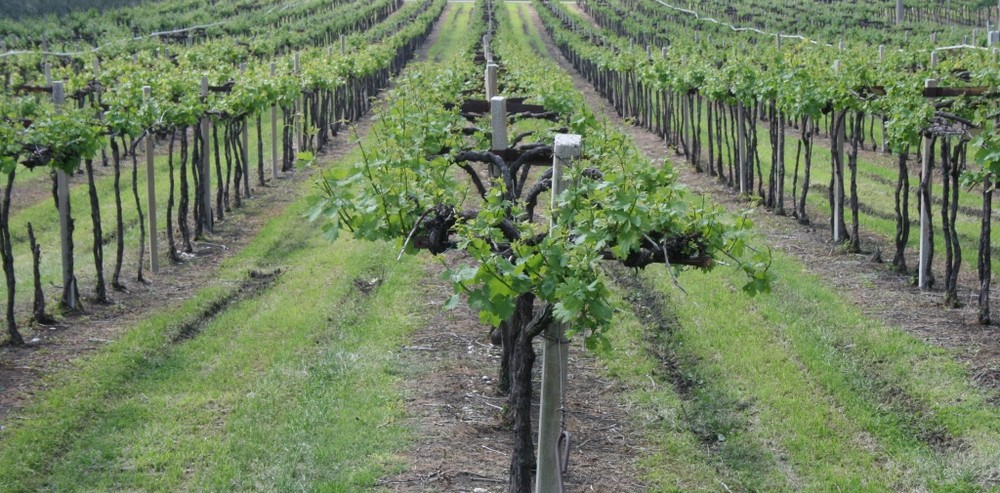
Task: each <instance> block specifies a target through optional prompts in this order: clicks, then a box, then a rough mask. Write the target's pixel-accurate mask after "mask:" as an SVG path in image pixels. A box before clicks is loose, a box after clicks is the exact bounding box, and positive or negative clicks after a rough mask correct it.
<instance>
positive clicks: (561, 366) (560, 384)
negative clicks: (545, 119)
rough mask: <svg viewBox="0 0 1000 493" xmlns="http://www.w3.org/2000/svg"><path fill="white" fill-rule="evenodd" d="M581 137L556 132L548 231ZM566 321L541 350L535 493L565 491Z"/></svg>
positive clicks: (550, 332) (549, 334)
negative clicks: (562, 442) (561, 444)
mask: <svg viewBox="0 0 1000 493" xmlns="http://www.w3.org/2000/svg"><path fill="white" fill-rule="evenodd" d="M580 141H581V139H580V136H579V135H574V134H556V136H555V145H554V146H553V150H552V213H551V214H550V219H549V230H550V231H551V230H552V229H554V228H555V218H556V210H557V209H558V206H559V194H561V193H562V192H563V191H564V190H565V189H566V186H567V180H566V178H565V176H564V173H563V167H564V166H567V165H569V164H570V162H571V160H573V159H575V158H578V157H580ZM566 329H567V327H566V324H564V323H558V322H553V323H552V324H550V325H549V327H548V329H547V330H546V335H547V337H545V339H544V340H545V344H544V348H543V349H542V394H541V406H540V410H539V412H538V459H537V466H538V472H537V474H536V475H535V493H552V492H556V491H562V464H561V462H562V461H561V460H560V459H562V460H565V459H566V458H565V457H561V454H562V453H563V452H562V451H561V450H560V449H559V437H560V435H561V434H562V430H563V420H562V418H563V417H562V411H563V409H562V407H563V401H564V400H565V387H566V370H567V366H568V363H569V341H568V340H566Z"/></svg>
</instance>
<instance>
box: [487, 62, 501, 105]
mask: <svg viewBox="0 0 1000 493" xmlns="http://www.w3.org/2000/svg"><path fill="white" fill-rule="evenodd" d="M499 68H500V66H499V65H497V64H495V63H487V64H486V100H487V101H491V100H492V99H493V97H494V96H496V95H497V70H498V69H499Z"/></svg>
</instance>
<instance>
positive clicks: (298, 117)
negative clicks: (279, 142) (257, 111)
mask: <svg viewBox="0 0 1000 493" xmlns="http://www.w3.org/2000/svg"><path fill="white" fill-rule="evenodd" d="M294 71H295V75H296V76H298V75H299V74H300V73H301V71H302V67H301V65H299V54H298V53H295V65H294ZM304 110H305V101H303V99H302V96H301V95H300V96H299V97H298V98H296V99H295V116H294V122H295V137H296V141H297V142H298V148H297V149H296V150H297V151H299V152H302V151H303V150H304V149H305V147H306V146H305V141H306V136H305V119H304V118H303V113H302V112H303V111H304Z"/></svg>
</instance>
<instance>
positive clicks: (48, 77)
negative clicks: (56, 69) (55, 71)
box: [42, 62, 52, 87]
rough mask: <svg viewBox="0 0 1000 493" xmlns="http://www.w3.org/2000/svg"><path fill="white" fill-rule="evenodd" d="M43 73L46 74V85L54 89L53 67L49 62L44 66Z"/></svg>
mask: <svg viewBox="0 0 1000 493" xmlns="http://www.w3.org/2000/svg"><path fill="white" fill-rule="evenodd" d="M42 71H43V72H44V73H45V85H47V86H49V87H52V65H51V64H50V63H49V62H45V64H44V65H42Z"/></svg>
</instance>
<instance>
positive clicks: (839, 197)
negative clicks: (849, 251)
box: [833, 60, 847, 243]
mask: <svg viewBox="0 0 1000 493" xmlns="http://www.w3.org/2000/svg"><path fill="white" fill-rule="evenodd" d="M833 71H834V72H840V60H834V61H833ZM833 118H834V123H835V124H836V125H837V128H836V132H837V140H836V147H835V151H834V153H835V156H834V161H835V162H836V166H834V167H833V241H834V243H840V242H841V241H843V240H844V231H842V230H841V229H840V224H841V222H842V221H843V218H842V217H841V215H842V214H843V212H844V197H843V191H842V190H841V188H840V186H841V184H842V183H843V182H844V177H843V174H844V140H845V139H846V138H847V132H846V127H847V110H846V109H844V110H842V111H841V114H840V118H839V120H840V122H839V123H837V120H838V118H837V113H834V114H833Z"/></svg>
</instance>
